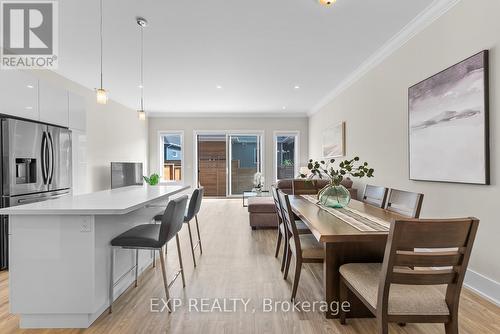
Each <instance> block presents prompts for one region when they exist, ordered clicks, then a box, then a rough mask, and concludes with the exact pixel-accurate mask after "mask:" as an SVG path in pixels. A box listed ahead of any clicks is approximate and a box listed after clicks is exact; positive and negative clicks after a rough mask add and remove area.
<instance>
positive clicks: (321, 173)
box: [300, 157, 375, 186]
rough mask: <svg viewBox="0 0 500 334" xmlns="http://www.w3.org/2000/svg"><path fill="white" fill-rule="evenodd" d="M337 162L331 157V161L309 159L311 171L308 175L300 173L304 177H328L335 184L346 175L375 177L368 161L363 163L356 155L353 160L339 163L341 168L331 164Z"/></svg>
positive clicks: (308, 165)
mask: <svg viewBox="0 0 500 334" xmlns="http://www.w3.org/2000/svg"><path fill="white" fill-rule="evenodd" d="M333 163H335V159H331V160H330V161H327V162H325V161H323V160H321V161H313V160H312V159H311V160H309V163H308V164H307V169H309V170H310V171H311V173H310V174H309V176H308V175H306V174H302V173H301V174H300V177H302V178H309V179H312V178H313V177H315V176H317V177H319V178H320V179H322V178H323V177H327V178H329V179H330V183H331V184H332V185H334V186H338V185H340V182H342V180H344V177H347V176H352V177H358V178H362V177H373V173H374V171H375V170H374V169H373V168H369V167H368V162H364V163H362V164H360V163H359V157H355V158H353V159H351V160H344V161H341V162H340V163H339V168H337V169H335V168H333V167H331V166H330V165H331V164H333Z"/></svg>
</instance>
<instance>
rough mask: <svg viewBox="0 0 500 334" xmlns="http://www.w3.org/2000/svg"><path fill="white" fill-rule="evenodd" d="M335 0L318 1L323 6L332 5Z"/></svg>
mask: <svg viewBox="0 0 500 334" xmlns="http://www.w3.org/2000/svg"><path fill="white" fill-rule="evenodd" d="M335 2H337V0H319V3H320V4H322V5H323V6H330V5H333V4H334V3H335Z"/></svg>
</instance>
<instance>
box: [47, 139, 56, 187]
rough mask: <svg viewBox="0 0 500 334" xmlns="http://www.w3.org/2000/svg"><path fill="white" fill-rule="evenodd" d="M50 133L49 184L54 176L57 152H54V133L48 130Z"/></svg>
mask: <svg viewBox="0 0 500 334" xmlns="http://www.w3.org/2000/svg"><path fill="white" fill-rule="evenodd" d="M47 133H48V135H49V143H50V150H49V151H50V174H49V182H48V183H49V184H51V183H52V178H53V177H54V165H55V154H54V141H53V140H52V135H51V134H50V132H47Z"/></svg>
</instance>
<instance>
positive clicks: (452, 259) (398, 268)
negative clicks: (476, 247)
mask: <svg viewBox="0 0 500 334" xmlns="http://www.w3.org/2000/svg"><path fill="white" fill-rule="evenodd" d="M478 226H479V220H478V219H476V218H463V219H443V220H425V219H423V220H419V219H411V220H403V221H395V222H392V223H391V229H390V232H389V236H388V239H387V244H386V249H385V255H384V262H383V265H382V275H381V281H380V285H379V294H378V296H379V297H378V298H379V299H378V303H377V309H378V308H379V307H382V308H386V307H388V306H387V301H388V296H389V290H390V285H391V284H406V285H442V284H446V285H447V290H446V297H445V299H446V303H447V304H448V307H449V309H450V314H451V312H455V311H457V310H458V300H459V297H460V291H461V288H462V283H463V280H464V277H465V272H466V270H467V265H468V263H469V258H470V253H471V251H472V245H473V243H474V239H475V237H476V232H477V228H478ZM415 248H418V249H421V250H420V251H418V250H415ZM447 248H450V249H451V250H446V251H443V250H442V249H447ZM408 249H411V250H408ZM422 249H424V250H422ZM433 249H434V250H433ZM419 267H420V268H419ZM412 268H413V269H412ZM415 268H417V269H415ZM383 311H384V312H386V311H387V309H383Z"/></svg>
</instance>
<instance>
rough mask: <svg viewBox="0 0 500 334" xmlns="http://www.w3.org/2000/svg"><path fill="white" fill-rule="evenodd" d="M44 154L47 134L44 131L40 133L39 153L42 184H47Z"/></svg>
mask: <svg viewBox="0 0 500 334" xmlns="http://www.w3.org/2000/svg"><path fill="white" fill-rule="evenodd" d="M46 154H47V134H46V132H45V131H44V132H43V133H42V154H41V160H42V161H41V167H42V179H43V184H47V162H46V158H47V157H46Z"/></svg>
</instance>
